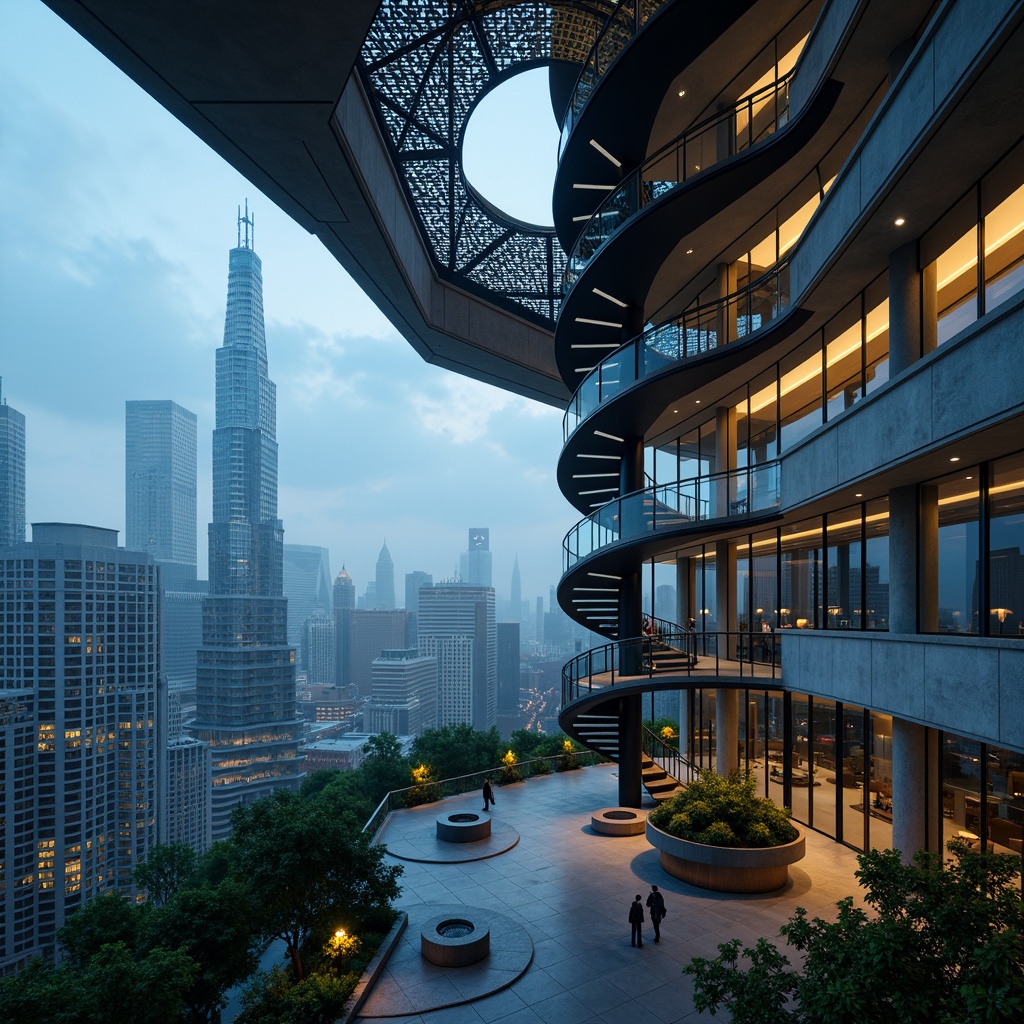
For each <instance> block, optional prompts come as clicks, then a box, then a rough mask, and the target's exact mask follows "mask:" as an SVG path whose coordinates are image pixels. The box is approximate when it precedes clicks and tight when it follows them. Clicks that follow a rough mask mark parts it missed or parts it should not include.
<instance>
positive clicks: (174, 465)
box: [124, 401, 197, 579]
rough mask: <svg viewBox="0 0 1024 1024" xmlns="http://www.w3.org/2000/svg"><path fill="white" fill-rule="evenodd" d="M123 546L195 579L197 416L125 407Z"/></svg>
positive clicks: (157, 404) (140, 405)
mask: <svg viewBox="0 0 1024 1024" xmlns="http://www.w3.org/2000/svg"><path fill="white" fill-rule="evenodd" d="M124 428H125V429H124V440H125V459H124V498H125V546H126V547H127V548H128V549H129V550H131V551H145V552H147V553H148V554H150V555H152V556H153V557H154V558H155V559H156V560H157V562H159V563H160V564H161V565H164V564H168V563H173V564H175V565H179V566H182V567H183V568H185V569H186V570H187V569H188V568H191V574H192V579H195V575H196V448H197V445H196V414H195V413H194V412H189V410H188V409H184V408H182V406H180V405H178V404H177V403H176V402H170V401H142V402H139V401H136V402H125V422H124Z"/></svg>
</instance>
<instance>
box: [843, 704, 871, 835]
mask: <svg viewBox="0 0 1024 1024" xmlns="http://www.w3.org/2000/svg"><path fill="white" fill-rule="evenodd" d="M841 730H842V732H841V745H842V753H843V759H842V772H843V774H842V780H841V785H842V791H843V795H842V801H843V803H842V826H843V834H842V836H841V838H842V840H843V842H844V843H847V844H848V845H850V846H852V847H853V848H854V849H855V850H863V849H864V847H865V836H864V832H865V824H866V814H865V807H864V794H865V792H866V791H867V781H866V780H867V778H868V774H869V772H870V756H869V754H868V750H867V740H866V737H865V735H864V709H863V708H858V707H851V706H850V705H849V704H847V705H844V707H843V719H842V724H841ZM836 784H837V785H839V784H840V783H839V782H837V783H836Z"/></svg>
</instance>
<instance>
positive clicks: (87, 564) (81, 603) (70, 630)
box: [0, 523, 165, 972]
mask: <svg viewBox="0 0 1024 1024" xmlns="http://www.w3.org/2000/svg"><path fill="white" fill-rule="evenodd" d="M0 564H2V565H3V566H4V569H5V576H6V586H5V587H3V588H2V589H0V614H2V615H3V619H4V621H6V623H7V626H8V628H7V630H6V631H5V632H0V707H2V708H3V709H4V710H3V713H0V723H2V724H0V736H2V740H3V742H2V744H0V766H2V768H3V770H2V771H0V793H2V796H0V817H2V818H3V822H4V824H3V828H2V829H0V879H2V884H0V918H2V920H3V922H4V927H3V929H0V972H2V971H3V970H4V969H6V968H9V967H12V966H14V965H18V964H21V963H24V962H26V961H27V960H28V959H29V958H30V957H31V956H32V955H36V954H39V955H52V953H53V945H54V935H55V932H56V931H57V930H58V929H59V928H60V927H61V926H62V925H63V924H64V923H65V921H66V920H67V918H68V917H69V916H70V915H71V914H72V913H74V912H75V911H76V910H77V909H78V908H79V907H81V906H82V905H83V904H84V903H85V902H86V901H88V900H90V899H91V898H92V897H94V896H97V895H99V894H100V893H103V892H108V891H110V890H117V891H120V892H122V893H124V894H125V895H126V896H129V897H132V896H134V893H135V890H134V887H133V882H132V871H133V870H134V869H135V867H136V866H137V865H138V864H139V863H141V862H142V861H144V860H145V859H146V857H147V855H148V853H149V850H150V849H151V847H152V846H154V845H155V844H156V842H157V839H158V827H157V813H158V810H157V808H158V776H159V775H160V757H159V754H160V751H161V748H162V746H163V736H162V735H159V734H158V730H159V729H161V728H162V723H163V721H164V719H165V714H164V712H165V709H164V708H163V707H161V706H160V705H161V700H162V698H161V694H160V690H159V652H158V637H157V633H158V614H159V594H158V590H157V570H156V567H155V565H154V564H153V561H152V559H151V558H150V557H149V556H148V555H147V554H146V553H145V552H135V551H126V550H125V549H124V548H119V547H118V546H117V531H116V530H106V529H101V528H100V527H94V526H80V525H73V524H67V523H34V524H33V525H32V541H31V542H30V543H25V542H24V541H22V542H21V543H20V544H16V545H14V546H11V547H7V548H4V549H2V550H0Z"/></svg>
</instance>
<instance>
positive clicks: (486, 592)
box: [419, 583, 498, 729]
mask: <svg viewBox="0 0 1024 1024" xmlns="http://www.w3.org/2000/svg"><path fill="white" fill-rule="evenodd" d="M419 649H420V654H422V655H426V656H427V657H434V658H437V693H438V711H437V723H438V725H439V726H442V725H458V724H460V723H463V722H464V723H466V724H468V725H471V726H473V728H474V729H490V728H491V726H492V725H495V724H497V700H498V693H497V690H498V667H497V630H496V628H495V621H494V589H493V587H470V586H466V585H465V584H459V583H438V584H435V585H434V586H432V587H424V588H423V589H422V590H420V631H419Z"/></svg>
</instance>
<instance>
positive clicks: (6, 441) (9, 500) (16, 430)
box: [0, 377, 25, 548]
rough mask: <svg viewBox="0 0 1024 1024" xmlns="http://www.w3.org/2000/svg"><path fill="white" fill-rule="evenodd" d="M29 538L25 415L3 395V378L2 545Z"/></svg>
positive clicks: (0, 418)
mask: <svg viewBox="0 0 1024 1024" xmlns="http://www.w3.org/2000/svg"><path fill="white" fill-rule="evenodd" d="M24 539H25V417H24V416H23V415H22V414H21V413H20V412H18V410H17V409H12V408H11V407H10V406H9V405H8V404H7V400H6V399H5V398H4V397H3V378H2V377H0V548H3V547H9V546H10V545H11V544H20V543H22V541H24Z"/></svg>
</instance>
